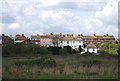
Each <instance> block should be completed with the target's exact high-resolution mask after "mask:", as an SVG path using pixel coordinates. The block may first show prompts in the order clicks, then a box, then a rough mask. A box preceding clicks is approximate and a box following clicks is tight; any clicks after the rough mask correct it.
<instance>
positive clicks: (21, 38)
mask: <svg viewBox="0 0 120 81" xmlns="http://www.w3.org/2000/svg"><path fill="white" fill-rule="evenodd" d="M15 40H29V39H28V38H26V37H25V36H18V37H17V38H16V39H15Z"/></svg>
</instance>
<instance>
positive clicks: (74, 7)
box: [0, 0, 119, 37]
mask: <svg viewBox="0 0 120 81" xmlns="http://www.w3.org/2000/svg"><path fill="white" fill-rule="evenodd" d="M118 1H119V0H0V18H1V20H0V34H2V33H4V34H7V35H10V34H12V35H13V36H14V35H16V34H25V35H26V36H30V35H33V34H43V33H44V34H49V33H53V34H59V33H60V32H62V33H64V34H83V35H93V34H96V35H105V34H109V35H114V36H115V37H118Z"/></svg>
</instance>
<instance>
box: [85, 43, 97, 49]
mask: <svg viewBox="0 0 120 81" xmlns="http://www.w3.org/2000/svg"><path fill="white" fill-rule="evenodd" d="M86 48H97V47H96V46H95V45H94V44H93V43H92V42H90V43H89V44H88V45H87V46H86Z"/></svg>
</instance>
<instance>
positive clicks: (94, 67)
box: [2, 54, 118, 79]
mask: <svg viewBox="0 0 120 81" xmlns="http://www.w3.org/2000/svg"><path fill="white" fill-rule="evenodd" d="M42 57H44V56H39V57H35V56H34V57H6V58H5V57H4V58H3V61H2V62H3V66H2V71H3V76H2V77H3V78H5V79H118V56H114V55H79V54H75V55H49V57H51V58H53V59H54V60H55V61H56V64H57V66H55V67H52V68H51V67H44V68H41V67H40V65H38V64H34V65H32V64H23V65H19V66H18V65H15V63H16V62H18V63H19V62H24V61H27V62H32V61H35V60H39V59H41V58H42Z"/></svg>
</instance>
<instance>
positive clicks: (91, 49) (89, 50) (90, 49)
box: [85, 48, 97, 53]
mask: <svg viewBox="0 0 120 81" xmlns="http://www.w3.org/2000/svg"><path fill="white" fill-rule="evenodd" d="M87 51H88V52H90V53H92V52H94V53H97V48H94V51H93V48H88V49H87V48H85V52H87Z"/></svg>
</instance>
